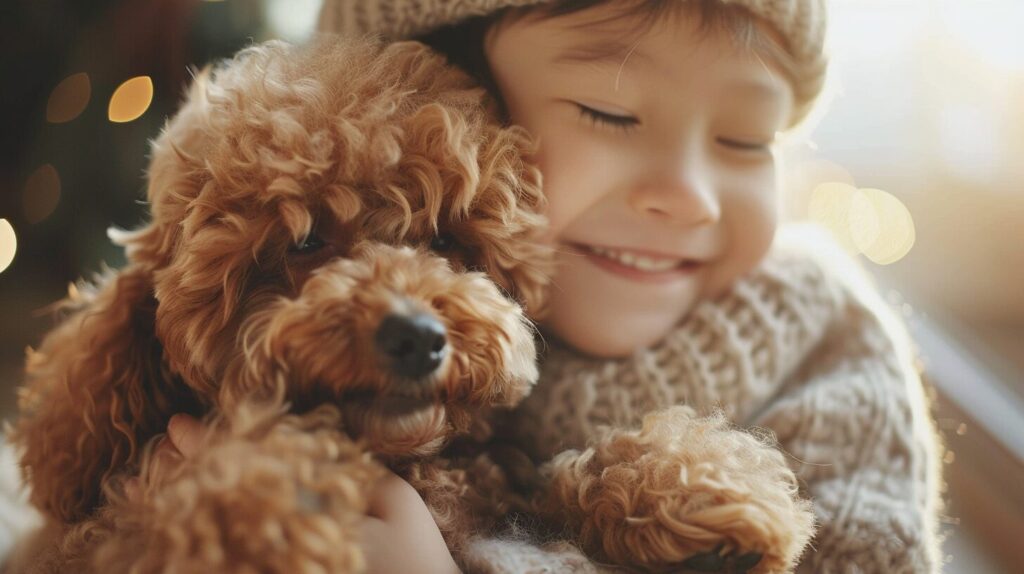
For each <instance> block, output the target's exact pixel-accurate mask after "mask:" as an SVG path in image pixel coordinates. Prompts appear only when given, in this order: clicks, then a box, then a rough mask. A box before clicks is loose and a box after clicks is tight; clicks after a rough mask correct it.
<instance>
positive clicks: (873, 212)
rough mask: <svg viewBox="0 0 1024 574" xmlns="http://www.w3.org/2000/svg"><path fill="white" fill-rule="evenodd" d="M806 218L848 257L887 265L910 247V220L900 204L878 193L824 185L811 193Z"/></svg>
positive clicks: (841, 184) (913, 233)
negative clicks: (828, 233) (854, 255)
mask: <svg viewBox="0 0 1024 574" xmlns="http://www.w3.org/2000/svg"><path fill="white" fill-rule="evenodd" d="M807 211H808V217H809V218H810V219H811V220H812V221H815V222H817V223H819V224H820V225H822V226H824V227H825V228H827V229H828V230H830V231H831V232H832V234H833V235H834V236H835V238H836V241H837V242H838V243H839V245H841V246H842V247H843V249H845V250H846V251H848V252H850V253H860V254H863V255H864V256H865V257H867V258H868V259H869V260H870V261H872V262H874V263H876V264H878V265H889V264H892V263H895V262H897V261H899V260H900V259H902V258H903V257H904V256H906V254H907V253H909V252H910V249H911V248H912V247H913V246H914V241H915V239H916V231H915V229H914V219H913V217H911V215H910V210H908V209H907V207H906V206H905V205H903V202H901V201H900V200H899V199H897V198H896V197H895V196H893V195H892V194H890V193H887V192H885V191H882V190H880V189H857V188H856V187H854V186H852V185H850V184H848V183H845V182H827V183H823V184H820V185H818V186H817V187H815V188H814V191H813V192H812V193H811V199H810V203H809V205H808V210H807Z"/></svg>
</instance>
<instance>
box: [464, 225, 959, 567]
mask: <svg viewBox="0 0 1024 574" xmlns="http://www.w3.org/2000/svg"><path fill="white" fill-rule="evenodd" d="M913 363H914V361H913V353H912V350H911V344H910V341H909V338H908V337H907V335H906V332H905V330H904V328H903V326H902V325H901V324H900V323H899V321H898V320H897V319H896V317H895V314H894V313H893V312H892V311H891V310H890V309H889V307H888V305H886V304H885V302H884V301H883V300H882V299H881V297H880V296H879V295H878V294H877V292H876V291H875V289H874V288H873V286H872V285H871V283H870V281H869V280H868V279H867V277H866V275H864V274H863V272H862V271H861V270H860V269H859V268H858V267H857V266H856V264H855V263H854V262H853V261H852V260H851V259H850V258H849V257H848V256H846V255H845V254H844V253H842V252H841V251H840V250H839V249H838V248H837V247H835V246H834V244H833V243H831V242H830V240H828V238H827V237H826V236H824V235H823V234H822V233H820V232H818V231H815V230H809V229H803V228H793V229H789V230H786V231H783V232H780V234H779V237H778V240H777V241H776V244H775V245H774V246H773V249H772V251H771V253H770V254H769V256H768V257H767V258H766V259H765V261H764V262H763V263H762V264H761V265H760V266H759V267H758V268H757V269H756V270H755V271H754V272H752V273H750V274H748V275H747V276H746V277H744V278H743V279H742V280H740V281H738V282H737V284H736V285H735V286H734V288H733V289H732V290H731V291H730V292H729V293H728V294H726V295H725V296H723V297H721V298H720V299H718V300H716V301H709V302H704V303H702V304H700V305H698V306H697V307H696V308H695V309H694V310H693V312H692V313H691V314H690V315H689V316H688V318H687V320H686V321H684V322H683V323H681V324H680V325H679V326H678V328H676V329H675V330H674V331H673V332H672V333H670V334H669V335H668V336H667V337H666V338H665V339H664V340H663V341H662V342H661V343H660V344H658V345H657V346H655V347H653V348H651V349H648V350H643V351H640V352H638V353H636V354H635V355H634V356H632V357H630V358H629V359H626V360H619V361H609V360H598V359H593V358H587V357H582V356H579V355H578V354H575V353H573V352H572V351H571V350H569V349H566V348H564V347H560V346H557V345H552V346H551V348H550V349H549V351H548V353H547V355H546V357H545V359H544V363H543V367H542V377H541V381H540V382H539V383H538V385H537V387H536V389H535V390H534V392H533V393H532V394H531V395H530V396H529V397H528V398H527V399H526V401H525V402H524V403H522V404H521V405H520V407H519V408H518V409H517V410H516V412H515V413H513V415H512V416H513V418H512V420H511V421H510V424H509V425H507V426H505V429H506V431H507V432H512V433H513V439H514V440H516V441H517V442H518V443H519V446H520V447H522V448H524V450H526V451H527V452H530V453H531V454H532V455H533V456H535V457H537V458H538V459H540V460H544V459H547V458H550V457H552V456H553V455H555V454H557V453H558V452H560V451H562V450H563V449H566V448H581V447H583V446H584V445H585V444H586V442H587V439H588V438H589V437H591V436H595V435H596V433H597V430H598V429H599V428H600V427H601V426H602V425H612V426H617V427H636V426H638V425H639V423H640V420H641V418H642V416H643V415H644V414H645V413H648V412H650V411H653V410H658V409H662V408H665V407H668V406H671V405H674V404H679V403H683V404H687V405H689V406H691V407H693V408H694V409H696V410H697V411H698V412H699V413H701V414H708V413H710V412H712V411H713V410H715V409H721V410H722V411H723V412H724V413H725V414H726V415H728V416H729V417H730V418H731V419H732V420H733V421H734V422H735V423H736V424H737V425H739V426H741V427H752V426H758V427H762V428H767V429H770V430H771V431H773V432H774V433H775V435H776V437H777V439H778V441H779V446H780V448H782V449H783V450H784V452H786V453H788V455H789V456H788V457H787V459H788V460H789V462H790V463H791V467H792V468H793V470H794V472H796V474H797V476H798V478H799V479H800V482H801V485H802V490H803V494H804V495H805V496H807V497H810V498H812V499H813V504H814V511H815V514H816V517H817V520H818V522H819V530H818V533H817V535H816V538H815V539H814V540H813V541H812V544H811V546H812V549H811V550H809V553H808V554H805V556H804V557H803V558H802V560H801V565H800V568H799V570H798V571H799V572H814V573H819V574H822V573H825V574H827V573H849V574H854V573H863V572H886V573H891V574H900V573H920V572H936V571H938V570H939V568H940V564H941V561H940V556H941V555H940V553H939V539H938V534H937V528H938V526H937V520H938V513H939V511H940V508H941V501H940V497H939V484H940V474H939V462H938V461H939V453H940V449H941V446H940V444H939V442H938V439H937V435H936V433H935V431H934V428H933V424H932V420H931V418H930V413H929V411H928V406H927V401H926V399H925V395H924V392H923V387H922V384H921V381H920V378H919V376H918V373H917V371H916V369H915V367H914V364H913ZM520 544H521V543H520ZM536 552H537V551H536V549H534V550H533V551H532V555H531V558H532V559H534V560H536V559H537V556H536ZM552 560H553V562H554V561H555V560H556V557H555V556H554V555H553V557H552ZM493 562H494V566H492V567H491V569H489V570H486V569H485V570H480V571H481V572H503V571H505V570H502V569H501V568H502V566H501V562H500V556H499V554H498V553H495V555H494V558H493ZM551 571H559V570H558V569H557V568H556V569H554V570H551ZM579 571H581V572H582V571H590V570H587V569H580V570H579Z"/></svg>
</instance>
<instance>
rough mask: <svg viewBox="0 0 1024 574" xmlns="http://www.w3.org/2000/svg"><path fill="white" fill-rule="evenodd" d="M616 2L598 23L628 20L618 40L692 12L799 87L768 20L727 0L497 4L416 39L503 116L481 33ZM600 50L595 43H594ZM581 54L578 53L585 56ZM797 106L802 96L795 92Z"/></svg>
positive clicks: (704, 28)
mask: <svg viewBox="0 0 1024 574" xmlns="http://www.w3.org/2000/svg"><path fill="white" fill-rule="evenodd" d="M610 3H615V4H617V5H619V6H621V9H619V10H616V11H615V12H613V13H612V14H611V15H610V16H609V17H607V18H605V19H602V20H600V22H601V23H605V22H612V21H619V20H623V21H628V22H630V24H631V26H630V28H628V29H627V30H626V31H625V32H624V36H625V37H624V38H623V39H622V43H632V42H634V41H636V40H637V39H638V38H640V37H641V36H642V35H643V34H645V33H646V32H648V31H649V30H650V29H651V27H652V26H654V24H655V23H656V22H657V21H659V20H660V19H662V18H665V17H671V16H676V15H678V14H680V13H686V14H687V15H692V16H694V17H696V19H697V22H698V33H699V34H701V35H706V34H708V33H725V34H727V35H728V36H729V37H730V38H731V39H732V40H733V42H734V45H735V46H736V47H737V49H740V50H744V51H749V52H751V53H753V54H755V55H757V56H758V57H764V58H766V59H768V60H769V61H771V62H772V63H773V64H775V65H776V66H777V67H778V69H779V70H781V71H782V73H783V74H784V75H785V77H786V79H787V80H788V81H789V82H790V84H792V85H793V86H794V89H795V90H799V89H800V82H799V81H798V79H797V77H798V74H797V64H796V62H795V60H794V59H793V57H792V56H791V55H790V53H789V52H788V51H787V49H786V47H785V46H784V42H785V40H784V38H783V37H782V36H781V35H777V34H774V33H770V32H769V33H766V29H769V28H768V27H767V25H765V27H761V26H760V25H759V24H760V22H761V21H760V20H759V19H758V18H757V17H756V16H755V15H754V14H753V13H751V12H750V11H748V10H747V9H746V8H744V7H742V6H737V5H731V4H726V3H724V2H722V1H721V0H690V1H688V2H680V1H679V0H552V1H550V2H546V3H542V4H537V5H533V6H527V7H508V8H503V9H500V10H496V11H494V12H492V13H490V14H487V15H485V16H477V17H473V18H469V19H466V20H463V21H462V22H459V23H457V24H454V25H450V26H445V27H442V28H439V29H437V30H435V31H433V32H430V33H428V34H424V35H422V36H420V37H418V38H416V39H417V40H419V41H421V42H423V43H425V44H427V45H429V46H431V47H432V48H434V49H435V50H437V51H439V52H441V53H442V54H444V55H445V56H446V57H447V58H448V60H449V61H450V62H451V63H452V64H455V65H457V66H459V67H460V68H462V69H463V70H465V71H466V72H468V73H469V74H470V75H471V76H473V77H474V78H476V79H477V81H479V82H480V83H481V85H483V86H484V87H485V88H487V90H488V91H489V92H490V93H491V94H492V95H493V96H494V97H495V98H496V100H497V101H498V104H499V106H500V109H501V112H502V113H503V114H504V115H505V117H506V119H507V110H506V107H505V103H504V102H503V101H502V99H501V93H500V91H499V90H498V87H497V85H496V84H495V81H494V78H493V76H492V75H491V71H490V67H489V66H488V63H487V58H486V55H485V52H484V39H485V37H486V35H487V32H488V31H489V30H490V29H491V27H492V26H507V25H508V24H511V23H512V22H515V21H519V20H522V19H531V20H535V21H539V20H545V19H551V18H557V17H560V16H566V15H569V14H574V13H577V12H582V11H583V10H587V9H590V8H594V7H596V6H600V5H604V4H610ZM617 49H619V47H618V46H610V47H609V49H605V50H604V51H603V52H601V51H594V52H593V53H591V54H589V56H593V57H594V58H600V57H603V56H608V55H609V54H608V52H609V51H613V50H617ZM599 50H600V49H599ZM587 57H588V55H586V54H585V55H583V56H582V58H581V59H587ZM797 99H798V106H800V105H807V106H809V102H808V103H807V104H803V103H802V102H803V99H804V98H801V97H800V94H798V97H797ZM805 111H806V110H805V109H798V110H796V113H795V114H794V117H795V118H798V119H799V118H802V117H803V116H804V113H805Z"/></svg>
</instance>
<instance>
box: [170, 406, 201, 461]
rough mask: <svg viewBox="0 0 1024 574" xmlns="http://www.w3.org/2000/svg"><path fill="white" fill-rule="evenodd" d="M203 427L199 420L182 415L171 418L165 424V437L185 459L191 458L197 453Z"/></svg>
mask: <svg viewBox="0 0 1024 574" xmlns="http://www.w3.org/2000/svg"><path fill="white" fill-rule="evenodd" d="M202 433H203V425H202V423H200V422H199V419H197V418H195V417H192V416H189V415H187V414H184V413H178V414H176V415H174V416H173V417H171V420H170V421H168V423H167V436H168V437H170V439H171V440H170V441H169V442H171V443H173V444H172V446H174V447H175V448H177V449H178V452H180V453H181V454H182V456H184V457H185V458H191V457H192V456H194V455H195V454H196V453H198V452H199V439H200V437H202Z"/></svg>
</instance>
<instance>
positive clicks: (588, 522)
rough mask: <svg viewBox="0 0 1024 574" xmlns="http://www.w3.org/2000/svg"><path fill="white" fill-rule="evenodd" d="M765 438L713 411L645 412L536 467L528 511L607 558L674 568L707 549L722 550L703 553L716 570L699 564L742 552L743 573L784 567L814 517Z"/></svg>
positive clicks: (791, 564)
mask: <svg viewBox="0 0 1024 574" xmlns="http://www.w3.org/2000/svg"><path fill="white" fill-rule="evenodd" d="M773 442H774V441H773V440H772V438H771V437H768V436H761V437H759V436H756V435H754V434H751V433H747V432H742V431H739V430H735V429H733V428H731V427H730V426H729V425H728V423H727V422H726V419H725V417H724V416H723V415H721V414H718V415H715V416H710V417H703V418H701V417H697V416H695V414H694V412H693V411H692V410H691V409H689V408H688V407H683V406H678V407H672V408H668V409H665V410H662V411H657V412H653V413H650V414H648V415H646V416H645V417H644V419H643V422H642V426H641V428H640V429H637V430H623V429H606V431H605V432H604V434H603V435H601V436H597V437H594V439H593V440H592V441H591V443H590V446H589V447H588V448H587V449H586V450H584V451H582V452H580V451H576V450H569V451H565V452H563V453H561V454H559V455H558V456H556V457H555V458H554V459H553V460H552V461H551V462H550V463H548V464H547V465H546V466H545V467H543V468H542V469H541V472H542V474H543V475H544V476H545V478H547V480H548V481H550V485H549V488H548V490H547V492H546V494H545V497H543V498H541V499H540V500H538V501H536V502H535V508H537V509H538V511H539V512H541V513H542V514H545V515H547V517H548V519H549V520H551V521H554V522H557V523H560V524H565V525H566V526H567V527H569V528H570V529H571V530H572V531H573V532H576V533H578V535H579V539H580V542H581V544H582V545H583V547H584V549H586V550H587V551H588V552H590V553H592V554H594V555H597V556H603V557H606V558H607V559H609V560H611V561H612V562H614V563H617V564H624V565H630V566H636V567H641V568H644V569H646V570H654V571H666V570H670V571H675V570H678V569H679V568H680V565H687V564H688V562H687V561H692V560H693V559H694V557H695V555H699V554H701V553H704V552H708V551H713V554H715V555H717V554H723V555H730V554H732V556H730V558H729V560H725V561H722V560H719V559H718V557H717V556H714V555H712V556H708V557H707V558H704V560H705V561H706V562H714V561H716V562H718V563H719V567H717V568H712V567H710V566H709V568H708V569H707V570H703V571H714V572H723V571H731V570H726V569H725V567H726V566H728V562H729V561H736V560H739V558H740V557H741V556H746V558H745V560H746V561H748V564H751V563H752V564H751V565H750V568H751V569H750V570H749V572H751V573H758V574H762V573H764V574H768V573H772V574H775V573H782V572H791V571H792V569H793V568H794V566H795V565H796V561H797V559H798V558H799V556H800V553H801V552H802V551H803V548H804V547H805V546H806V544H807V542H808V541H809V540H810V537H811V535H812V534H813V531H814V515H813V513H812V512H811V505H810V502H809V501H806V500H803V499H801V498H799V497H798V496H797V482H796V477H795V475H794V474H793V472H792V471H791V470H790V469H789V467H788V466H787V465H786V464H785V460H783V455H782V453H781V452H780V451H778V450H777V449H775V448H773ZM700 559H701V558H698V560H700ZM690 564H692V562H690ZM737 570H739V571H744V572H746V571H748V570H747V569H746V568H739V567H738V566H737Z"/></svg>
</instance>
